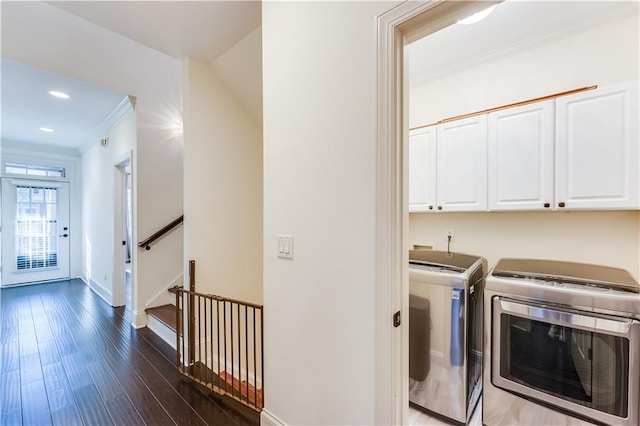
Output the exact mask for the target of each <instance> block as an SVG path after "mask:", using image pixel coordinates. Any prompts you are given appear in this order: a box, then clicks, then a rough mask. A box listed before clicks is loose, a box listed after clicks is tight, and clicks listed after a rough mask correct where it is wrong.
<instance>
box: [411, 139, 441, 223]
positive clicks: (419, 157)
mask: <svg viewBox="0 0 640 426" xmlns="http://www.w3.org/2000/svg"><path fill="white" fill-rule="evenodd" d="M435 204H436V126H429V127H424V128H422V129H418V130H413V131H411V132H410V134H409V211H410V212H425V211H433V210H434V208H435Z"/></svg>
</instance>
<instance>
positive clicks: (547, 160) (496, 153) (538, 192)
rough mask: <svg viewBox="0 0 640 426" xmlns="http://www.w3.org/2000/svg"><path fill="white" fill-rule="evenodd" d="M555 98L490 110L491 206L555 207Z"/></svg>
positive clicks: (504, 207)
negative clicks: (494, 110)
mask: <svg viewBox="0 0 640 426" xmlns="http://www.w3.org/2000/svg"><path fill="white" fill-rule="evenodd" d="M553 112H554V101H553V100H549V101H545V102H536V103H534V104H529V105H523V106H521V107H517V108H508V109H504V110H501V111H496V112H493V113H490V114H489V118H488V120H489V124H488V126H489V210H544V209H551V208H552V207H553V155H554V153H553V147H554V144H553V139H554V113H553Z"/></svg>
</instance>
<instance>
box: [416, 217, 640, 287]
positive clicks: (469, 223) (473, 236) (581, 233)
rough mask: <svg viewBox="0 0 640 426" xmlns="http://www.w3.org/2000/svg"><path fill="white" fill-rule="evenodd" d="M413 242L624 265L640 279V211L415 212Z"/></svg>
mask: <svg viewBox="0 0 640 426" xmlns="http://www.w3.org/2000/svg"><path fill="white" fill-rule="evenodd" d="M409 226H410V228H411V233H410V238H409V242H410V243H411V244H418V245H429V246H432V247H433V248H434V249H435V250H446V249H447V237H446V235H447V234H446V230H447V229H453V230H454V234H455V235H454V241H453V242H452V243H451V250H452V251H458V252H463V253H469V254H475V255H480V256H484V257H486V258H487V261H488V263H489V267H493V266H495V264H496V263H497V261H498V260H499V259H500V258H502V257H532V258H537V259H555V260H567V261H573V262H585V263H597V264H601V265H607V266H613V267H617V268H624V269H626V270H628V271H629V272H630V273H631V274H632V275H633V276H635V278H636V280H640V245H639V244H638V241H640V240H639V239H638V233H639V232H640V212H639V211H613V212H539V213H536V212H517V213H511V212H508V213H507V212H505V213H502V212H500V213H444V214H438V213H435V214H420V213H417V214H416V213H412V214H411V215H410V218H409Z"/></svg>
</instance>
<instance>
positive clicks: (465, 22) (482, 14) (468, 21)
mask: <svg viewBox="0 0 640 426" xmlns="http://www.w3.org/2000/svg"><path fill="white" fill-rule="evenodd" d="M496 6H497V4H494V5H493V6H491V7H488V8H486V9H484V10H481V11H480V12H478V13H474V14H473V15H471V16H469V17H467V18H464V19H461V20H459V21H458V24H462V25H470V24H475V23H476V22H480V21H482V20H483V19H484V18H486V17H487V16H489V14H490V13H491V12H493V9H495V8H496Z"/></svg>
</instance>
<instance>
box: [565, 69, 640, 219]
mask: <svg viewBox="0 0 640 426" xmlns="http://www.w3.org/2000/svg"><path fill="white" fill-rule="evenodd" d="M638 90H639V88H638V81H634V82H631V83H624V84H619V85H615V86H608V87H604V88H599V89H596V90H593V91H588V92H582V93H578V94H575V95H570V96H564V97H560V98H557V99H556V121H557V123H556V203H557V204H556V206H557V208H558V209H560V210H562V209H610V210H612V209H637V208H639V207H640V205H639V200H640V196H639V191H640V188H639V183H638V180H639V174H638V169H639V168H640V152H639V149H638V146H639V144H640V142H639V139H638V137H639V134H640V126H639V119H638V114H639V111H638Z"/></svg>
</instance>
